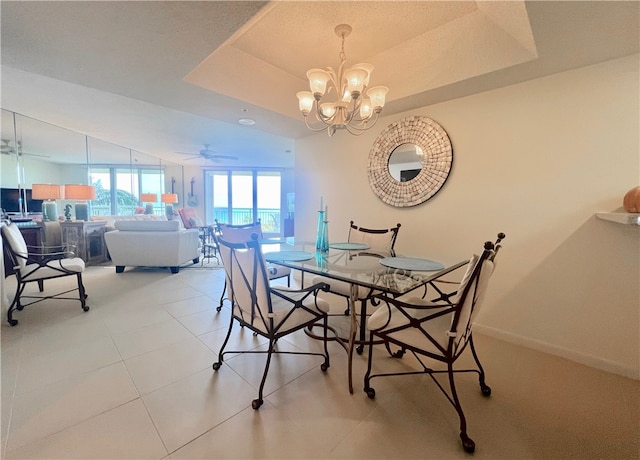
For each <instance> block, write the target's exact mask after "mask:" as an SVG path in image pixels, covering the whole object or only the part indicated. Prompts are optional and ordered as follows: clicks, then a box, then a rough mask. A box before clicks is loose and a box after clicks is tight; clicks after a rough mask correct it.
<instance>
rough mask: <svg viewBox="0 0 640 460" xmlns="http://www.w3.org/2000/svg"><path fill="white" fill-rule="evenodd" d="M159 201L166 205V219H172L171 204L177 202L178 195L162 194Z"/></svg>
mask: <svg viewBox="0 0 640 460" xmlns="http://www.w3.org/2000/svg"><path fill="white" fill-rule="evenodd" d="M160 201H162V202H163V203H164V204H165V205H166V209H165V212H166V213H167V219H169V220H171V219H173V203H177V202H178V194H177V193H163V194H162V196H161V197H160Z"/></svg>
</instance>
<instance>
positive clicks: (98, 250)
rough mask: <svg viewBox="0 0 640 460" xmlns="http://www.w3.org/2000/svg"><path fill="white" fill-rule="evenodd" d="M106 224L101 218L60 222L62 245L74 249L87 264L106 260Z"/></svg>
mask: <svg viewBox="0 0 640 460" xmlns="http://www.w3.org/2000/svg"><path fill="white" fill-rule="evenodd" d="M105 225H106V222H105V221H99V220H98V221H81V220H79V221H72V222H66V221H65V222H60V230H61V232H62V246H64V248H65V250H71V251H74V252H75V253H76V256H77V257H80V258H81V259H82V260H84V261H85V263H86V264H87V265H93V264H99V263H102V262H106V260H107V251H106V247H105V244H104V230H105Z"/></svg>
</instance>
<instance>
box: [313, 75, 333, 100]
mask: <svg viewBox="0 0 640 460" xmlns="http://www.w3.org/2000/svg"><path fill="white" fill-rule="evenodd" d="M307 78H308V79H309V88H311V92H312V93H313V95H314V96H316V95H320V97H322V96H324V93H325V92H326V91H327V82H328V81H329V80H330V79H331V75H329V73H328V72H326V71H324V70H322V69H311V70H309V71H308V72H307Z"/></svg>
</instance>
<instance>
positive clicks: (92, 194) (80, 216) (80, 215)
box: [64, 184, 96, 220]
mask: <svg viewBox="0 0 640 460" xmlns="http://www.w3.org/2000/svg"><path fill="white" fill-rule="evenodd" d="M64 197H65V199H67V200H76V220H89V203H88V201H91V200H95V199H96V188H95V187H94V186H93V185H81V184H66V185H65V186H64Z"/></svg>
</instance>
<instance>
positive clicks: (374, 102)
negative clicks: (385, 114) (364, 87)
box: [367, 86, 389, 111]
mask: <svg viewBox="0 0 640 460" xmlns="http://www.w3.org/2000/svg"><path fill="white" fill-rule="evenodd" d="M388 92H389V88H387V87H386V86H375V87H373V88H371V89H369V90H368V91H367V96H369V97H370V98H371V107H373V110H378V111H380V110H382V107H384V103H385V97H386V96H387V93H388Z"/></svg>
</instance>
